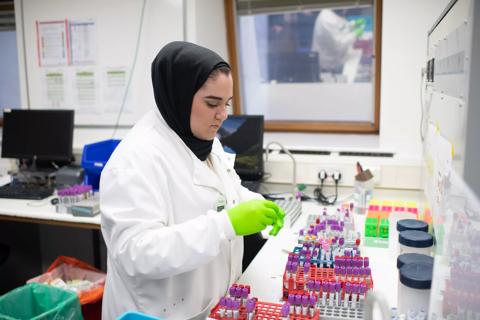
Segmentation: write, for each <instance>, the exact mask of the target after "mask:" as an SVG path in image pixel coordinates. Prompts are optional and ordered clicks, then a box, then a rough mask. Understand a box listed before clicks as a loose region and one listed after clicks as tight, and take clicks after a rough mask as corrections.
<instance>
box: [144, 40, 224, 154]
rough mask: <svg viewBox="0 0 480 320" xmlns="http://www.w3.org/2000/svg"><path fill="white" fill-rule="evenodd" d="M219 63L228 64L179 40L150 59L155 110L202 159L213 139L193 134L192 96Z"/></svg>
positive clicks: (191, 44)
mask: <svg viewBox="0 0 480 320" xmlns="http://www.w3.org/2000/svg"><path fill="white" fill-rule="evenodd" d="M221 66H227V67H230V66H229V65H228V63H226V62H225V61H224V60H223V59H222V58H221V57H220V56H219V55H218V54H216V53H215V52H213V51H211V50H209V49H207V48H204V47H200V46H198V45H196V44H193V43H189V42H181V41H175V42H170V43H169V44H167V45H166V46H165V47H163V48H162V49H161V50H160V52H159V53H158V55H157V57H156V58H155V60H153V62H152V84H153V93H154V95H155V102H156V103H157V107H158V110H160V113H161V114H162V116H163V118H164V119H165V121H166V122H167V124H168V125H169V126H170V128H172V129H173V131H175V133H176V134H177V135H178V136H179V137H180V138H181V139H182V140H183V142H185V144H186V145H187V146H188V147H189V148H190V150H192V152H193V153H194V154H195V155H196V156H197V158H198V159H200V160H201V161H203V160H205V159H207V157H208V155H209V154H210V152H211V151H212V144H213V140H201V139H198V138H196V137H195V136H194V135H193V133H192V130H191V128H190V114H191V111H192V101H193V96H194V95H195V93H196V92H197V91H198V89H200V87H202V85H203V84H204V83H205V81H207V79H208V76H209V75H210V73H211V72H212V71H213V70H214V69H217V68H219V67H221Z"/></svg>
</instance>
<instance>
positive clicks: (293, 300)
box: [288, 293, 295, 314]
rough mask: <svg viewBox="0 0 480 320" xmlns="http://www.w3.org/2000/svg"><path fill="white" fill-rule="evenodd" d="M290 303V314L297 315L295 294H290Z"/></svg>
mask: <svg viewBox="0 0 480 320" xmlns="http://www.w3.org/2000/svg"><path fill="white" fill-rule="evenodd" d="M288 303H289V304H290V314H294V313H295V295H294V294H293V293H289V294H288Z"/></svg>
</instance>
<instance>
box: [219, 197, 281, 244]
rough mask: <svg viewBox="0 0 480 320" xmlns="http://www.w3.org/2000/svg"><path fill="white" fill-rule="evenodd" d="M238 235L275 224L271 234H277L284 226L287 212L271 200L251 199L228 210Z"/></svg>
mask: <svg viewBox="0 0 480 320" xmlns="http://www.w3.org/2000/svg"><path fill="white" fill-rule="evenodd" d="M227 213H228V217H229V218H230V222H231V223H232V226H233V229H234V230H235V233H236V234H237V236H246V235H249V234H254V233H257V232H260V231H262V230H263V229H265V228H266V227H267V226H269V225H271V226H273V228H272V230H271V231H270V235H274V236H276V235H277V233H278V232H279V231H280V229H281V228H282V227H283V218H284V217H285V213H284V212H283V210H282V208H280V207H279V206H277V205H276V204H275V203H274V202H272V201H269V200H250V201H246V202H242V203H240V204H238V205H237V206H235V207H233V208H231V209H229V210H227Z"/></svg>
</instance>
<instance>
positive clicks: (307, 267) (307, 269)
mask: <svg viewBox="0 0 480 320" xmlns="http://www.w3.org/2000/svg"><path fill="white" fill-rule="evenodd" d="M303 275H304V277H305V282H307V281H308V279H309V276H310V262H305V265H304V267H303Z"/></svg>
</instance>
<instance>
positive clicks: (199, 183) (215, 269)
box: [100, 42, 284, 320]
mask: <svg viewBox="0 0 480 320" xmlns="http://www.w3.org/2000/svg"><path fill="white" fill-rule="evenodd" d="M152 83H153V91H154V95H155V101H156V104H157V107H158V108H155V110H152V111H150V112H148V113H147V114H146V115H145V116H144V117H143V118H142V119H141V120H140V121H139V122H138V123H137V124H136V125H135V127H134V128H133V129H132V130H131V131H130V132H129V133H128V134H127V136H126V137H125V138H124V139H123V140H122V142H121V143H120V144H119V146H118V147H117V148H116V150H115V151H114V153H113V154H112V156H111V158H110V160H109V161H108V163H107V165H106V167H105V169H104V170H103V172H102V176H101V181H100V190H101V192H100V206H101V211H102V215H101V221H102V233H103V236H104V239H105V243H106V245H107V249H108V265H107V268H108V269H107V270H108V272H107V281H106V285H105V293H104V296H103V319H108V320H112V319H116V318H118V317H119V316H120V315H121V314H122V313H124V312H126V311H131V310H134V311H140V312H143V313H146V314H149V315H154V316H158V317H162V318H166V319H205V317H206V316H208V313H209V311H210V309H211V308H212V307H213V306H214V304H215V303H216V302H217V301H218V300H219V298H220V297H221V296H222V295H224V294H225V293H226V291H227V288H228V286H229V285H231V284H232V283H233V282H235V281H236V280H237V279H238V277H239V275H240V273H241V262H242V255H243V241H242V237H241V235H247V234H253V233H256V232H259V231H261V230H263V229H264V228H265V227H266V226H268V225H272V226H273V228H272V230H271V231H270V232H271V234H274V235H276V233H277V232H278V230H279V229H280V228H281V227H282V226H283V216H284V213H283V211H282V210H281V209H279V208H278V207H277V206H276V205H275V204H274V203H273V202H270V201H266V200H263V198H262V197H261V196H260V195H259V194H256V193H253V192H250V191H248V190H247V189H245V188H243V187H242V186H241V185H240V179H239V178H238V176H237V174H236V173H235V170H234V169H233V161H232V160H231V159H229V156H228V155H227V154H226V153H225V152H224V151H223V149H222V146H221V144H220V142H219V141H218V139H216V138H215V135H216V132H217V130H218V129H219V127H220V126H221V124H222V122H223V121H224V120H225V119H226V118H227V111H226V108H227V106H228V104H229V103H230V101H231V99H232V93H233V85H232V84H233V82H232V77H231V74H230V67H229V65H228V64H227V63H226V62H225V61H223V60H222V58H220V56H218V55H217V54H216V53H214V52H213V51H211V50H209V49H206V48H203V47H200V46H197V45H194V44H191V43H187V42H172V43H170V44H168V45H166V46H165V47H164V48H163V49H162V50H161V51H160V52H159V54H158V55H157V57H156V58H155V60H154V61H153V63H152ZM255 199H256V200H255Z"/></svg>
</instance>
